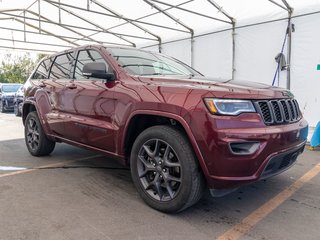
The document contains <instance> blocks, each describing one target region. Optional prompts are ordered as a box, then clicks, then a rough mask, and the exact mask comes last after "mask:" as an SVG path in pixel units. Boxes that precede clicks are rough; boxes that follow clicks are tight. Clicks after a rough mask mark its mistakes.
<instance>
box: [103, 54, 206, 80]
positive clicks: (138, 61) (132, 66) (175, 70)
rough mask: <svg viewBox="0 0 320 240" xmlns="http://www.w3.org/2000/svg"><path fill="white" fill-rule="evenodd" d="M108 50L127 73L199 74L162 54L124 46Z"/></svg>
mask: <svg viewBox="0 0 320 240" xmlns="http://www.w3.org/2000/svg"><path fill="white" fill-rule="evenodd" d="M108 51H109V52H110V53H111V54H112V56H113V57H114V58H115V59H116V60H117V61H118V63H119V64H120V65H121V66H122V67H123V68H124V69H125V70H127V71H128V73H129V74H133V75H187V76H199V75H200V74H199V73H198V72H196V71H195V70H194V69H192V68H191V67H189V66H188V65H186V64H184V63H182V62H180V61H178V60H176V59H174V58H171V57H168V56H166V55H163V54H158V53H154V52H147V51H140V50H137V49H125V48H108Z"/></svg>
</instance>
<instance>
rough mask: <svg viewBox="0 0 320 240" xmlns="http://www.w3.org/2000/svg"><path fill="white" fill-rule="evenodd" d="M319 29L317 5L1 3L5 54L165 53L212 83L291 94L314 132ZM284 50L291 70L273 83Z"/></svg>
mask: <svg viewBox="0 0 320 240" xmlns="http://www.w3.org/2000/svg"><path fill="white" fill-rule="evenodd" d="M288 23H292V24H293V25H292V24H288ZM319 25H320V0H303V1H302V0H238V1H235V0H170V1H169V0H130V1H129V0H117V1H110V0H109V1H107V0H24V1H21V0H0V49H3V50H5V49H10V50H12V49H15V50H20V51H35V52H45V53H50V52H55V51H61V50H64V49H67V48H70V47H74V46H78V45H84V44H92V43H103V44H108V45H110V44H111V45H119V46H132V47H139V48H145V49H150V50H153V51H161V52H164V53H167V54H169V55H172V56H174V57H176V58H178V59H180V60H182V61H184V62H186V63H188V64H190V65H192V66H194V67H195V68H196V69H198V70H199V71H200V72H202V73H203V74H205V75H207V76H212V77H216V78H225V79H231V78H235V79H240V80H242V79H243V80H249V81H257V82H262V83H266V84H272V83H273V82H274V83H275V85H279V86H282V87H287V88H290V89H291V91H292V92H293V93H294V94H295V95H296V98H298V101H299V103H300V107H301V109H302V111H303V112H304V114H305V117H306V118H307V120H308V121H309V122H310V125H311V126H315V124H316V123H317V122H318V121H319V120H320V107H319V103H318V102H319V101H320V99H318V92H317V89H320V82H319V75H320V71H317V65H318V64H320V48H319V46H318V44H319V42H320V31H319ZM288 26H289V28H288ZM294 30H295V31H294ZM292 31H294V32H293V33H292V35H291V32H292ZM287 33H289V34H287ZM285 36H286V37H285ZM283 43H284V48H283V54H284V55H285V56H286V61H287V66H286V67H285V70H284V71H279V72H280V74H279V76H276V78H274V75H275V71H276V69H277V63H276V62H275V59H274V58H275V56H276V55H277V54H278V53H280V52H281V50H282V45H283ZM319 68H320V66H319Z"/></svg>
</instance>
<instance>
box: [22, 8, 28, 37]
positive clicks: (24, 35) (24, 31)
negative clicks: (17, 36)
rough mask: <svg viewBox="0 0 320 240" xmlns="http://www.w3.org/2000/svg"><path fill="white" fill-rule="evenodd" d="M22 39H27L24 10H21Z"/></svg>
mask: <svg viewBox="0 0 320 240" xmlns="http://www.w3.org/2000/svg"><path fill="white" fill-rule="evenodd" d="M23 39H24V41H26V40H27V33H26V11H23Z"/></svg>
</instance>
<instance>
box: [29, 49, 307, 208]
mask: <svg viewBox="0 0 320 240" xmlns="http://www.w3.org/2000/svg"><path fill="white" fill-rule="evenodd" d="M24 87H25V101H24V105H23V122H24V125H25V141H26V145H27V148H28V150H29V152H30V153H31V154H32V155H34V156H42V155H47V154H50V153H51V152H52V151H53V149H54V147H55V143H56V142H66V143H70V144H74V145H77V146H81V147H85V148H88V149H92V150H96V151H99V152H101V153H103V154H105V155H108V156H112V157H114V158H115V159H118V160H119V161H120V162H121V163H122V164H124V165H127V166H130V168H131V174H132V179H133V182H134V184H135V186H136V188H137V191H138V192H139V194H140V196H141V197H142V199H143V200H144V201H145V202H146V203H147V204H149V205H150V206H151V207H153V208H155V209H157V210H160V211H163V212H178V211H181V210H183V209H185V208H187V207H189V206H191V205H193V204H194V203H196V202H197V201H198V200H199V199H200V197H201V196H202V193H203V191H204V189H205V188H206V187H208V188H209V189H210V191H211V193H212V195H216V196H219V195H223V194H226V193H228V192H230V191H232V189H235V188H237V187H239V186H241V185H243V184H246V183H250V182H254V181H257V180H260V179H265V178H268V177H271V176H274V175H276V174H278V173H280V172H282V171H284V170H286V169H288V168H289V167H290V166H292V165H293V163H294V162H295V161H296V159H297V156H298V155H299V154H300V153H302V151H303V149H304V145H305V142H306V136H307V127H308V125H307V122H306V121H305V120H304V119H303V117H302V114H301V111H300V109H299V105H298V102H297V101H296V100H295V99H294V98H293V95H292V94H291V93H290V92H289V91H288V90H284V89H281V88H276V87H271V86H267V85H263V84H259V83H252V82H244V81H233V80H218V79H208V78H205V77H204V76H203V75H201V74H200V73H199V72H197V71H195V70H194V69H192V68H190V67H189V66H187V65H186V64H184V63H182V62H180V61H178V60H176V59H173V58H171V57H168V56H165V55H162V54H159V53H153V52H148V51H142V50H138V49H134V48H119V47H106V46H101V45H91V46H83V47H79V48H75V49H71V50H67V51H64V52H60V53H57V54H54V55H52V56H49V57H46V58H45V59H43V60H42V61H41V62H40V63H39V64H38V66H37V67H36V69H35V71H34V72H33V73H32V74H31V76H30V78H29V80H28V81H27V83H26V84H25V86H24Z"/></svg>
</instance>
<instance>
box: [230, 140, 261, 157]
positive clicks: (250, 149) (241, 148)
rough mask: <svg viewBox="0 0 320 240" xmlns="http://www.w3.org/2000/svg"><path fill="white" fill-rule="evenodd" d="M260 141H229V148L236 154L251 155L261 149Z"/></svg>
mask: <svg viewBox="0 0 320 240" xmlns="http://www.w3.org/2000/svg"><path fill="white" fill-rule="evenodd" d="M259 146H260V143H259V142H233V143H229V148H230V151H231V153H232V154H235V155H250V154H253V153H255V152H256V151H257V150H258V149H259Z"/></svg>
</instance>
